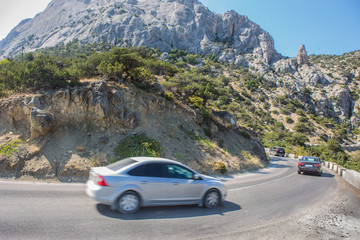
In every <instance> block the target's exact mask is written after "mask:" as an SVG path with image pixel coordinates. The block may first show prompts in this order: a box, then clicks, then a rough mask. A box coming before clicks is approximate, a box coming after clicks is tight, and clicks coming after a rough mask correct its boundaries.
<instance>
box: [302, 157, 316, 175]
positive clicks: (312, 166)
mask: <svg viewBox="0 0 360 240" xmlns="http://www.w3.org/2000/svg"><path fill="white" fill-rule="evenodd" d="M302 172H303V173H313V174H317V175H319V176H321V175H322V167H321V161H320V159H319V158H317V157H302V158H301V159H300V160H299V163H298V174H301V173H302Z"/></svg>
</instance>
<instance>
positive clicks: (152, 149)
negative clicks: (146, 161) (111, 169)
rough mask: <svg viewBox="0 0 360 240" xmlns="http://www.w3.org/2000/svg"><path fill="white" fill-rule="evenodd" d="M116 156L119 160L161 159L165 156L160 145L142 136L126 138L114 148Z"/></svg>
mask: <svg viewBox="0 0 360 240" xmlns="http://www.w3.org/2000/svg"><path fill="white" fill-rule="evenodd" d="M114 154H115V155H116V156H117V157H118V158H119V159H123V158H128V157H140V156H141V157H160V156H162V155H163V153H162V148H161V146H160V143H159V142H157V141H156V140H154V139H152V138H149V137H147V136H146V135H143V134H140V135H136V136H129V137H126V138H125V139H124V140H122V141H120V142H119V144H118V145H117V146H116V147H115V148H114Z"/></svg>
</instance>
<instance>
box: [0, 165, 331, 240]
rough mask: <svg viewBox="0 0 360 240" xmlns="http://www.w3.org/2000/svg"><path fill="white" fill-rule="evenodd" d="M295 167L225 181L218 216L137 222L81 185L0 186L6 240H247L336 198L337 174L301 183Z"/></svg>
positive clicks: (158, 215)
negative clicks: (225, 191) (100, 201)
mask: <svg viewBox="0 0 360 240" xmlns="http://www.w3.org/2000/svg"><path fill="white" fill-rule="evenodd" d="M296 164H297V161H296V160H295V159H291V158H273V159H272V162H271V164H270V165H269V166H268V167H267V168H265V169H263V170H261V171H257V172H255V173H247V174H240V175H238V176H235V177H233V178H226V179H224V180H225V181H226V185H227V188H228V198H227V201H226V202H225V203H224V204H223V205H222V206H221V207H219V208H217V209H206V208H199V207H197V206H180V207H179V206H177V207H155V208H154V207H152V208H142V209H140V211H139V212H138V213H136V214H133V215H121V214H118V213H117V212H115V211H111V210H110V208H109V207H108V206H105V205H102V204H98V203H96V202H93V201H92V200H91V199H90V198H89V197H87V196H86V194H85V185H83V184H46V183H23V182H5V181H0V239H52V240H53V239H209V238H210V239H241V238H242V237H241V236H243V237H244V239H249V238H251V236H254V235H252V233H256V231H257V229H259V228H261V227H262V226H269V224H273V225H275V226H276V223H278V222H286V221H287V220H289V221H291V220H293V219H296V218H297V217H298V216H302V215H304V214H305V213H306V212H308V211H309V210H311V209H312V208H316V207H317V206H319V205H320V204H322V203H324V202H327V201H328V199H331V198H332V197H333V196H334V194H335V192H336V191H337V190H338V182H337V180H336V178H335V176H334V175H333V174H331V173H327V172H325V173H324V174H323V176H322V177H317V176H312V175H298V174H297V171H296V167H297V166H296ZM245 236H246V237H245ZM253 239H256V238H253Z"/></svg>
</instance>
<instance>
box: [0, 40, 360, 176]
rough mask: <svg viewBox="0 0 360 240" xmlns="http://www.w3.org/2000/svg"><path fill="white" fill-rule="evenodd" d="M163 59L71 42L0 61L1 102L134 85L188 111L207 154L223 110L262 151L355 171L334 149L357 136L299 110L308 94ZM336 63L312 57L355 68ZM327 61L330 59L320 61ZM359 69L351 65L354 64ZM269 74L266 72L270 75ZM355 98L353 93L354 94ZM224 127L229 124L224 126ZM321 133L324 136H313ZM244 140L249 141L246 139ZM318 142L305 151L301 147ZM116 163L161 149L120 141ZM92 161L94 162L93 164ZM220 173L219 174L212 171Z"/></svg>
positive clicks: (152, 53) (174, 57) (234, 70)
mask: <svg viewBox="0 0 360 240" xmlns="http://www.w3.org/2000/svg"><path fill="white" fill-rule="evenodd" d="M161 56H162V53H161V52H159V51H158V50H156V49H148V48H145V47H132V48H118V47H111V46H110V45H108V44H104V43H97V44H79V43H78V41H77V40H74V41H72V42H70V43H68V44H59V45H57V46H55V47H52V48H45V49H41V50H38V51H36V52H33V53H26V54H24V55H19V56H17V57H16V58H14V59H5V60H1V61H0V98H1V97H8V96H9V95H11V94H13V93H19V92H33V91H39V90H43V89H51V88H62V87H72V86H76V85H80V84H81V81H80V80H82V79H85V78H103V79H106V80H109V81H115V82H124V83H128V84H134V85H135V86H136V87H138V88H139V89H141V90H142V91H148V92H152V93H154V94H158V95H160V96H162V97H164V98H165V99H166V100H168V101H170V102H173V103H174V104H178V105H188V106H190V107H191V108H193V109H194V110H196V111H199V112H200V113H201V115H202V117H203V121H202V122H200V123H199V124H200V125H203V127H204V129H205V132H207V133H209V134H208V137H209V139H210V140H207V139H198V141H202V142H203V143H204V144H207V145H209V147H211V138H212V137H213V136H211V134H210V131H207V130H206V129H207V128H208V124H207V123H208V121H209V120H213V121H215V120H216V117H215V116H214V114H213V112H214V111H226V112H228V113H229V114H231V115H232V116H234V117H235V118H236V119H237V126H239V127H241V128H242V129H246V131H244V135H246V136H247V137H252V136H253V137H257V138H260V139H261V140H262V142H263V144H264V146H265V147H269V148H270V147H273V146H280V147H284V148H286V151H287V152H288V153H295V154H298V155H316V156H319V157H321V158H322V159H323V160H328V161H332V162H336V163H338V164H342V165H344V166H345V167H348V168H350V169H355V170H357V171H359V166H360V160H359V158H358V157H356V156H353V155H350V154H348V153H345V152H344V151H342V150H341V147H340V149H339V147H338V146H340V143H341V142H343V141H344V140H346V139H348V138H350V137H352V138H355V137H356V136H358V137H360V131H358V129H355V130H353V131H352V132H351V131H349V125H348V124H347V123H342V124H338V123H337V122H336V121H335V120H334V119H329V118H325V117H323V116H319V115H317V114H316V113H314V112H312V111H311V110H310V109H306V108H305V107H304V106H305V104H304V102H302V101H301V98H298V97H297V96H298V95H299V94H302V95H303V96H307V97H308V98H309V99H310V100H311V91H312V90H311V89H307V88H304V89H303V90H301V92H300V93H289V94H284V95H281V94H278V95H277V94H273V92H275V90H276V85H275V84H274V83H273V82H270V81H267V80H266V79H265V78H264V75H261V74H258V73H256V71H254V70H253V69H249V68H245V67H235V66H233V65H231V64H220V63H219V61H218V59H217V58H216V57H215V56H203V55H196V54H190V53H187V52H186V51H183V50H178V49H174V50H171V51H170V52H169V53H168V57H166V58H165V60H160V59H162V58H161ZM349 56H350V57H349V59H350V60H349V62H347V58H346V56H345V57H344V58H341V59H340V60H339V61H340V63H339V64H337V62H338V61H337V59H335V58H331V57H326V56H319V57H317V56H311V61H312V62H314V64H320V65H322V66H323V65H324V66H325V67H326V64H327V63H328V62H329V63H331V65H329V66H330V68H331V69H333V68H336V69H341V72H342V73H343V74H347V69H348V68H351V67H353V66H354V65H356V64H357V63H358V62H359V54H357V53H354V54H350V55H349ZM326 59H330V60H328V61H326ZM357 66H358V65H357ZM269 71H273V70H269ZM352 94H353V97H354V98H358V97H359V96H360V92H358V91H353V93H352ZM223 124H224V127H230V125H231V124H230V123H226V122H225V123H223ZM317 130H321V131H320V132H323V134H320V135H319V134H317V133H315V132H316V131H317ZM249 133H251V134H249ZM310 142H311V143H317V144H319V145H318V146H317V147H310V146H308V144H307V143H310ZM114 151H115V154H116V156H117V157H119V158H124V157H128V156H131V155H133V154H135V153H136V154H135V155H139V154H140V153H141V155H144V156H161V147H160V146H159V145H158V144H157V143H156V142H153V141H152V140H151V139H147V137H146V136H134V137H131V138H128V139H125V140H124V142H122V143H121V144H119V145H118V146H117V147H116V148H115V150H114ZM94 159H97V158H96V157H94ZM217 168H218V170H219V171H220V172H221V171H223V170H224V167H223V166H222V164H221V163H219V164H218V166H217Z"/></svg>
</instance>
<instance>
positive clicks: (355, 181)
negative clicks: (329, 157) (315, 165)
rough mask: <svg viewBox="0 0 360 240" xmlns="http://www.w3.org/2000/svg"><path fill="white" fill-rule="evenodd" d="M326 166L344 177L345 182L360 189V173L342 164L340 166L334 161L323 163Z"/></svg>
mask: <svg viewBox="0 0 360 240" xmlns="http://www.w3.org/2000/svg"><path fill="white" fill-rule="evenodd" d="M323 165H324V166H325V167H327V168H328V169H330V170H332V171H334V172H335V173H337V174H338V175H339V176H340V177H342V178H343V179H344V180H345V182H347V183H349V184H351V185H352V186H354V187H355V188H357V189H359V190H360V173H359V172H357V171H354V170H349V169H347V168H344V167H342V166H339V165H337V164H335V163H332V162H325V161H324V163H323Z"/></svg>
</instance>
